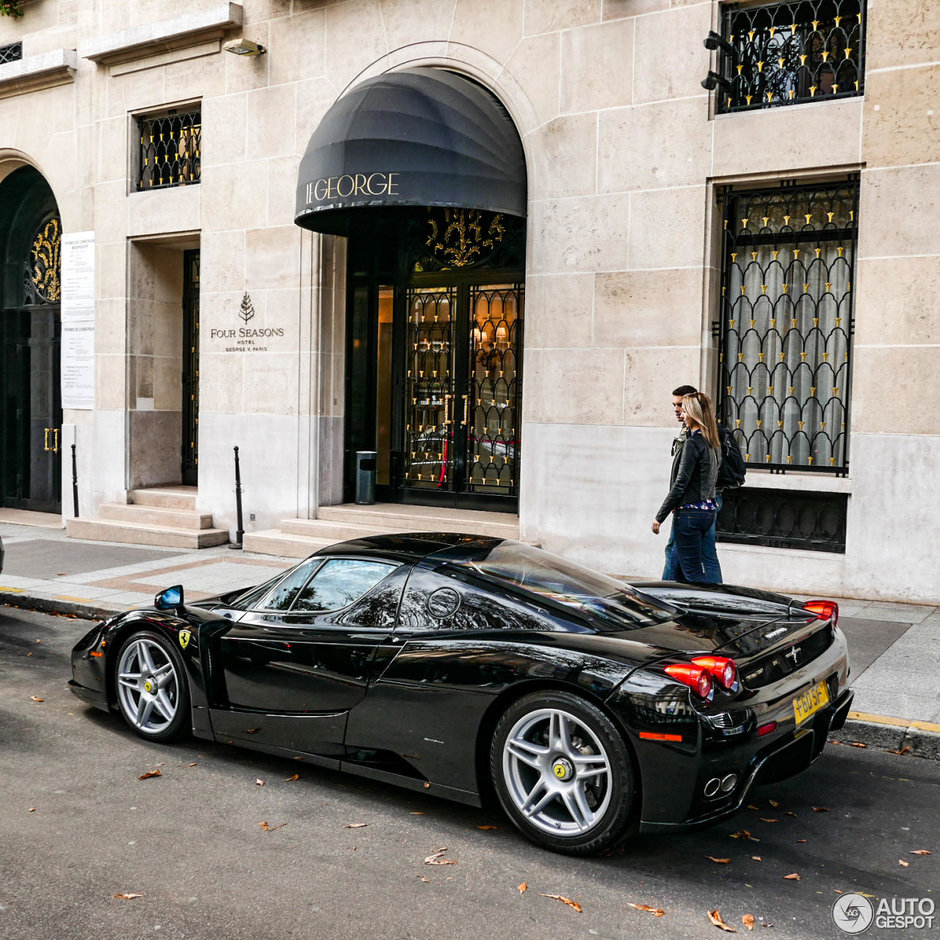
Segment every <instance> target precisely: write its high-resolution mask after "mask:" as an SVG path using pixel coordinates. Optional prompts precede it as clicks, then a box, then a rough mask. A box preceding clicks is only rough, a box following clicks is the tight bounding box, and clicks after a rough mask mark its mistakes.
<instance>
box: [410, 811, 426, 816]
mask: <svg viewBox="0 0 940 940" xmlns="http://www.w3.org/2000/svg"><path fill="white" fill-rule="evenodd" d="M408 815H409V816H423V815H424V812H423V810H418V811H417V812H414V813H409V814H408Z"/></svg>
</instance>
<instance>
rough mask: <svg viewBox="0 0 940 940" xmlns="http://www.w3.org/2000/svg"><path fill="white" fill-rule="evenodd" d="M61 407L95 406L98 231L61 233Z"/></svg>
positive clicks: (83, 407)
mask: <svg viewBox="0 0 940 940" xmlns="http://www.w3.org/2000/svg"><path fill="white" fill-rule="evenodd" d="M60 310H61V317H62V347H61V350H62V407H63V408H82V409H92V408H94V407H95V233H94V232H74V233H73V234H70V235H66V234H63V236H62V305H61V308H60Z"/></svg>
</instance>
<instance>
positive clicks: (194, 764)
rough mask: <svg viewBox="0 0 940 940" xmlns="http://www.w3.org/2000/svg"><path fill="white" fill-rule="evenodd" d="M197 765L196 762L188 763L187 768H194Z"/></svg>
mask: <svg viewBox="0 0 940 940" xmlns="http://www.w3.org/2000/svg"><path fill="white" fill-rule="evenodd" d="M198 763H199V762H198V761H190V762H189V764H188V765H187V766H189V767H195V766H196V764H198Z"/></svg>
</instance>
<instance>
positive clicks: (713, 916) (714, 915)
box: [708, 908, 737, 933]
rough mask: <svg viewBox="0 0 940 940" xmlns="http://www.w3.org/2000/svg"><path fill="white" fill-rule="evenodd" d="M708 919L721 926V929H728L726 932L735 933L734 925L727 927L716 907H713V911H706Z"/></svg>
mask: <svg viewBox="0 0 940 940" xmlns="http://www.w3.org/2000/svg"><path fill="white" fill-rule="evenodd" d="M708 919H709V920H710V921H711V922H712V923H713V924H714V925H715V926H716V927H721V929H722V930H726V931H728V933H737V930H735V929H734V927H729V926H728V925H727V924H726V923H725V922H724V921H723V920H722V919H721V912H720V911H719V910H718V908H715V910H713V911H709V912H708Z"/></svg>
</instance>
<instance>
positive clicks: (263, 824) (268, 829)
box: [258, 822, 287, 832]
mask: <svg viewBox="0 0 940 940" xmlns="http://www.w3.org/2000/svg"><path fill="white" fill-rule="evenodd" d="M258 825H259V826H260V827H261V828H262V829H263V830H264V831H265V832H274V830H275V829H280V828H281V827H282V826H286V825H287V823H286V822H283V823H279V824H278V825H276V826H269V825H268V824H267V823H266V822H259V823H258Z"/></svg>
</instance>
